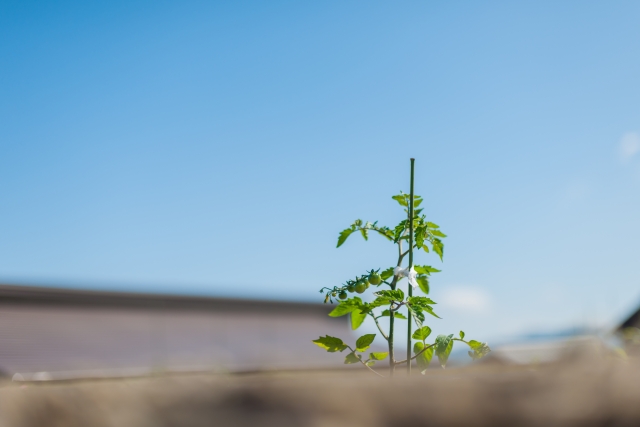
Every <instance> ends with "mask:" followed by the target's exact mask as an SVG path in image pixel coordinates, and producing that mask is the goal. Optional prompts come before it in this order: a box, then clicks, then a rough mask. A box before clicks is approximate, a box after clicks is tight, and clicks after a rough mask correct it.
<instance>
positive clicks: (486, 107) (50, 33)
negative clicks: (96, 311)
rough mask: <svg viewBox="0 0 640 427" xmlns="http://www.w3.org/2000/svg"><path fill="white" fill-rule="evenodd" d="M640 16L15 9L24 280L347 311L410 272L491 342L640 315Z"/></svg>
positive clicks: (11, 268) (623, 12) (537, 11)
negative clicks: (413, 213)
mask: <svg viewBox="0 0 640 427" xmlns="http://www.w3.org/2000/svg"><path fill="white" fill-rule="evenodd" d="M639 19H640V3H639V2H637V1H615V2H597V1H582V0H581V1H566V2H556V1H528V2H524V1H522V2H489V1H486V2H460V1H459V2H435V1H430V2H424V1H416V2H403V3H390V2H377V1H369V2H350V1H348V2H345V1H339V2H338V1H335V2H321V3H309V2H287V1H272V2H250V1H246V2H235V3H234V2H188V1H182V2H176V1H174V2H168V1H154V2H139V1H126V2H125V1H112V2H103V3H95V2H91V3H87V2H72V1H59V2H53V3H41V2H30V1H19V2H18V1H7V0H5V1H3V2H0V78H1V81H2V84H0V114H1V117H2V119H1V120H0V148H1V156H0V280H1V281H3V282H10V283H24V284H40V285H58V286H75V287H82V288H95V289H113V290H133V291H144V292H169V293H189V294H202V295H223V296H237V297H252V298H256V297H257V298H271V299H289V300H304V301H321V295H320V294H318V289H319V288H320V287H322V286H325V285H330V286H332V285H334V284H339V283H341V282H342V281H344V280H345V279H347V278H350V277H352V276H353V275H355V274H358V273H361V272H363V271H364V270H366V269H369V268H372V267H387V266H390V265H391V264H392V263H393V262H394V255H395V251H394V248H393V246H392V245H390V244H389V243H387V242H385V241H382V240H381V239H378V238H375V237H373V238H371V239H370V241H369V242H368V243H365V242H363V241H362V239H359V238H357V237H354V238H352V240H350V241H348V242H347V244H345V246H344V247H342V248H340V249H335V243H336V239H337V235H338V232H339V231H340V230H342V229H343V228H345V227H346V226H348V225H349V224H350V223H351V221H352V220H354V219H356V218H363V219H368V220H380V222H381V223H383V224H388V225H394V224H395V223H396V222H397V221H399V220H400V219H401V216H402V211H401V210H400V209H399V208H398V207H397V205H395V202H393V201H392V200H391V199H390V196H391V195H392V194H395V193H397V192H398V191H399V190H404V191H408V184H409V169H408V167H409V157H412V156H413V157H415V158H416V159H417V172H416V189H417V192H418V193H419V194H422V195H423V196H425V198H426V199H427V201H426V203H425V207H426V212H427V214H428V216H429V218H430V219H431V220H433V221H434V222H437V223H439V224H440V225H441V226H442V228H443V230H444V231H445V232H446V233H448V235H449V238H448V239H446V249H445V262H444V264H442V265H441V264H440V262H439V261H437V260H436V259H435V257H427V256H423V257H422V258H418V262H420V263H431V264H433V265H435V266H441V267H442V268H443V273H440V274H439V275H436V276H434V279H433V283H432V289H433V291H432V297H433V298H434V299H435V300H436V301H439V302H440V303H441V304H440V305H439V306H438V308H439V310H438V312H439V313H440V314H441V315H442V316H443V317H444V320H443V321H438V322H433V326H434V329H435V330H436V332H438V333H440V332H448V331H451V332H454V331H457V330H458V329H460V328H461V327H464V328H465V330H466V331H467V333H468V334H473V335H474V336H480V335H481V336H482V338H483V339H485V338H486V339H493V340H496V339H498V340H499V339H505V337H516V336H521V335H523V334H525V335H526V334H529V333H534V332H535V333H537V332H542V333H553V332H557V331H562V330H565V329H569V330H570V329H572V328H582V327H601V328H606V327H608V326H611V325H613V324H614V323H615V322H616V321H617V320H620V319H621V318H623V317H624V315H625V314H627V313H628V312H629V311H630V310H632V309H634V308H636V306H637V305H638V303H640V269H639V266H640V262H639V260H640V257H639V253H640V224H639V222H638V218H639V212H640V133H639V132H640V102H639V100H640V85H638V76H639V75H640V54H639V51H638V46H640V32H639V31H638V22H640V21H639Z"/></svg>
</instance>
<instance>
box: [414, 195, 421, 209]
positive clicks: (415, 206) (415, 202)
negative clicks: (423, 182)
mask: <svg viewBox="0 0 640 427" xmlns="http://www.w3.org/2000/svg"><path fill="white" fill-rule="evenodd" d="M420 203H422V197H420V196H415V195H414V196H413V208H414V209H415V208H417V207H418V206H420Z"/></svg>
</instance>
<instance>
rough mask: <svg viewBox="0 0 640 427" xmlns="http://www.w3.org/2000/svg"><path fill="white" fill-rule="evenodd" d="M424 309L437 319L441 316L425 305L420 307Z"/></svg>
mask: <svg viewBox="0 0 640 427" xmlns="http://www.w3.org/2000/svg"><path fill="white" fill-rule="evenodd" d="M422 309H423V310H424V311H426V312H427V313H429V314H430V315H432V316H433V317H437V318H438V319H442V317H440V316H438V315H437V314H436V313H435V312H434V311H433V308H431V307H429V306H426V307H423V308H422Z"/></svg>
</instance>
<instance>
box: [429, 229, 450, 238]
mask: <svg viewBox="0 0 640 427" xmlns="http://www.w3.org/2000/svg"><path fill="white" fill-rule="evenodd" d="M431 234H432V235H433V236H438V237H447V235H446V234H444V233H443V232H442V231H440V230H431Z"/></svg>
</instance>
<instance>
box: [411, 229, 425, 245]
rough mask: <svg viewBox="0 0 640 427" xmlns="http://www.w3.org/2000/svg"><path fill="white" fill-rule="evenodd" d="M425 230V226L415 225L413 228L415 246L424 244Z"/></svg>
mask: <svg viewBox="0 0 640 427" xmlns="http://www.w3.org/2000/svg"><path fill="white" fill-rule="evenodd" d="M426 232H427V229H426V228H425V227H417V228H416V229H415V230H414V235H415V239H416V246H417V247H419V248H420V247H422V245H424V239H425V234H426Z"/></svg>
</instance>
